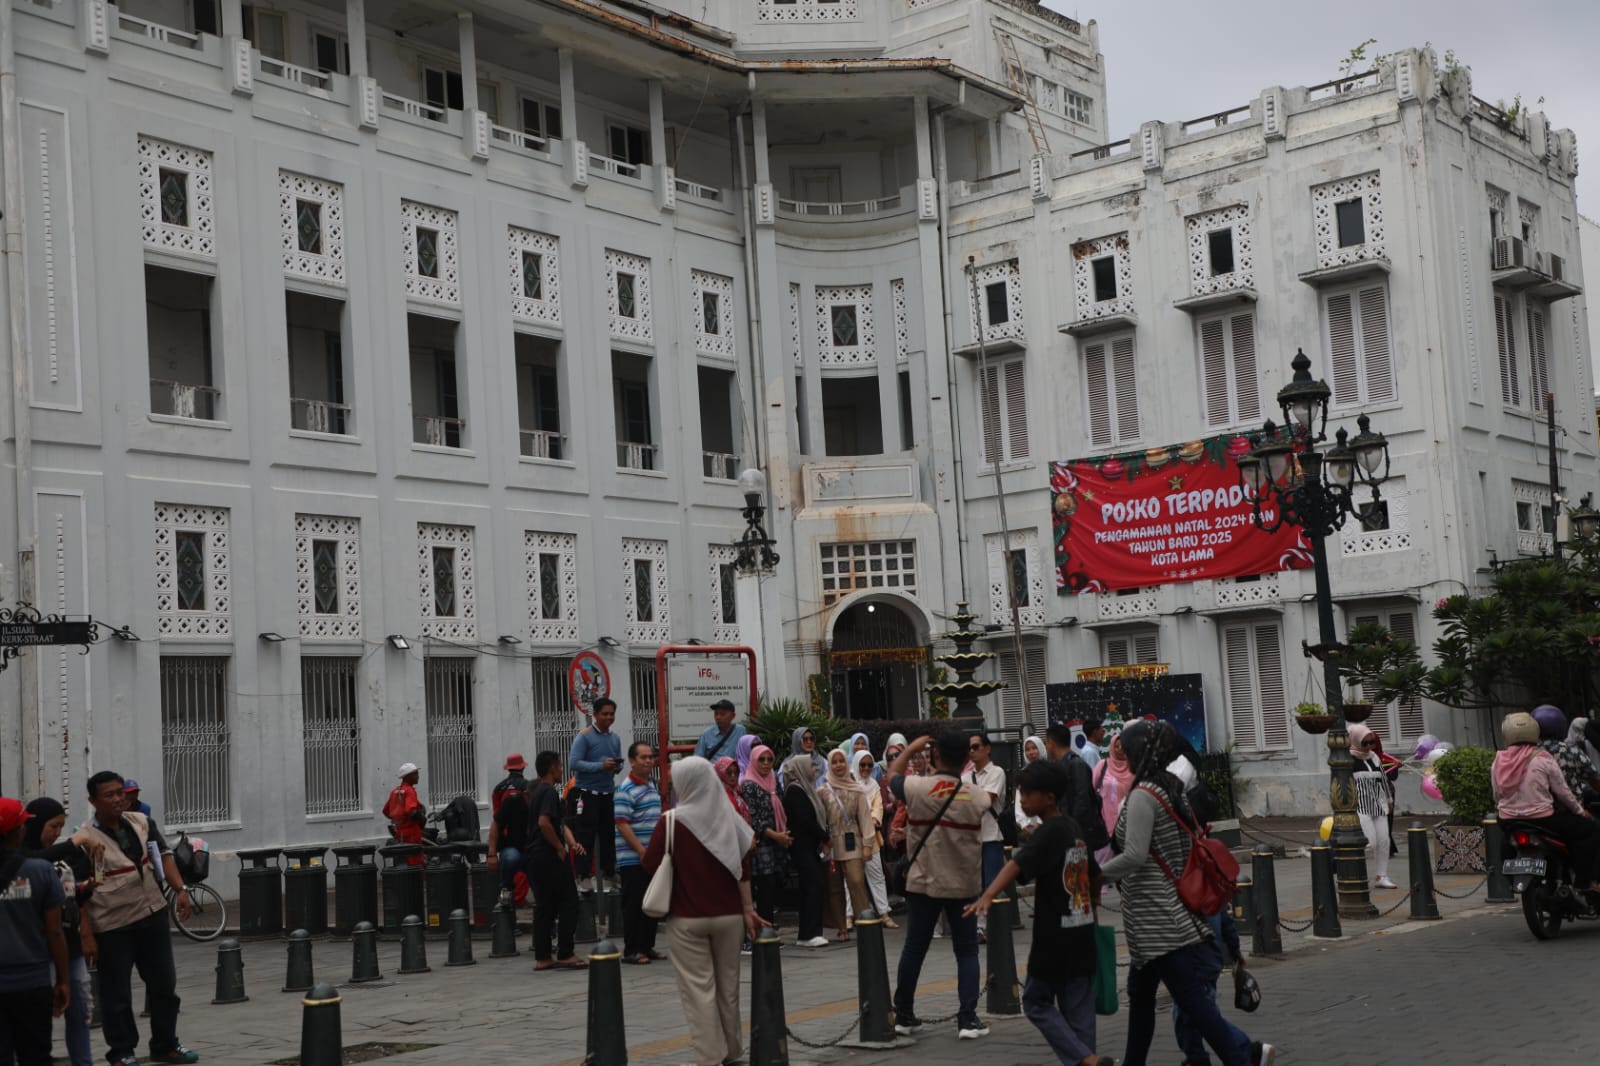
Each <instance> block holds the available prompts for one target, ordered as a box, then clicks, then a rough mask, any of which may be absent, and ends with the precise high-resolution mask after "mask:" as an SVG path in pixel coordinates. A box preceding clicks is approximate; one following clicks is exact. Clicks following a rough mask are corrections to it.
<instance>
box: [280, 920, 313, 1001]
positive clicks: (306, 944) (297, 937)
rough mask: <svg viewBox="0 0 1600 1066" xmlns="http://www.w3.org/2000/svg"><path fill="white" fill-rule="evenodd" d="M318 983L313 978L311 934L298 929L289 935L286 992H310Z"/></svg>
mask: <svg viewBox="0 0 1600 1066" xmlns="http://www.w3.org/2000/svg"><path fill="white" fill-rule="evenodd" d="M314 984H316V981H315V980H313V979H312V976H311V934H310V933H309V932H307V931H306V930H304V929H296V930H295V931H294V932H292V933H290V934H289V965H288V970H287V972H286V974H285V976H284V978H283V990H284V991H285V992H309V991H310V990H311V986H312V985H314Z"/></svg>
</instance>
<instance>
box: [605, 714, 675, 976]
mask: <svg viewBox="0 0 1600 1066" xmlns="http://www.w3.org/2000/svg"><path fill="white" fill-rule="evenodd" d="M655 769H656V749H655V748H652V747H651V746H650V745H649V744H646V743H645V742H644V741H642V740H636V741H634V742H633V743H632V744H630V745H628V777H627V779H626V780H624V781H623V782H622V785H621V786H620V787H619V788H618V789H617V798H616V810H615V812H614V817H615V819H616V833H617V839H616V841H615V843H616V848H617V877H618V879H619V880H621V882H622V961H623V962H628V963H633V964H636V965H641V964H644V963H648V962H650V961H651V960H652V959H664V958H666V956H665V955H663V954H661V953H660V952H659V951H657V950H656V919H654V918H652V917H650V916H649V915H648V914H646V913H645V912H644V890H645V889H646V888H648V887H649V885H650V879H649V878H648V877H646V876H645V872H644V867H643V866H641V865H640V862H641V861H642V860H643V859H644V853H645V851H646V850H647V849H648V848H649V847H650V840H651V837H652V835H653V834H654V833H655V829H656V824H657V823H658V822H660V821H661V791H660V790H659V789H657V788H656V785H655V781H654V779H653V775H654V774H655Z"/></svg>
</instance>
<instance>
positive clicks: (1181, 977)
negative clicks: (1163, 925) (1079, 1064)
mask: <svg viewBox="0 0 1600 1066" xmlns="http://www.w3.org/2000/svg"><path fill="white" fill-rule="evenodd" d="M1213 959H1214V956H1213V955H1212V954H1211V946H1210V945H1209V944H1190V945H1189V946H1188V947H1184V948H1179V949H1178V950H1177V951H1172V952H1168V953H1167V954H1165V955H1162V956H1161V957H1160V958H1157V959H1151V960H1150V961H1149V962H1146V963H1144V964H1142V965H1141V966H1139V967H1138V968H1137V969H1135V970H1133V971H1131V972H1130V973H1129V974H1128V1048H1127V1054H1126V1056H1125V1057H1124V1059H1123V1060H1122V1061H1121V1062H1120V1063H1119V1064H1118V1066H1145V1056H1146V1055H1147V1054H1149V1052H1150V1042H1151V1040H1152V1039H1154V1037H1155V1032H1156V986H1158V985H1166V986H1167V991H1168V992H1169V993H1170V994H1171V995H1172V1001H1173V1003H1175V1004H1176V1005H1177V1006H1179V1007H1181V1008H1183V1012H1184V1014H1185V1015H1187V1016H1188V1017H1189V1018H1190V1020H1191V1021H1190V1024H1192V1025H1193V1026H1194V1027H1195V1028H1196V1029H1197V1030H1199V1032H1200V1035H1201V1036H1202V1037H1204V1038H1205V1042H1206V1043H1207V1044H1210V1045H1211V1050H1212V1051H1214V1052H1216V1053H1217V1057H1218V1058H1220V1059H1222V1061H1223V1064H1224V1066H1250V1044H1249V1038H1248V1037H1246V1038H1245V1041H1244V1043H1243V1045H1242V1046H1241V1044H1240V1042H1239V1041H1238V1039H1237V1038H1236V1037H1235V1035H1234V1034H1235V1033H1237V1032H1238V1030H1237V1029H1234V1028H1233V1027H1232V1026H1230V1025H1229V1024H1228V1023H1227V1022H1226V1021H1225V1020H1224V1019H1223V1017H1222V1012H1221V1011H1219V1010H1217V1003H1216V1000H1214V999H1212V998H1211V997H1210V995H1209V994H1208V993H1209V991H1210V989H1211V982H1210V979H1211V975H1212V974H1213V973H1215V968H1214V966H1213V965H1212V963H1213Z"/></svg>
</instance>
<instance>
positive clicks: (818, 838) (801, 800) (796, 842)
mask: <svg viewBox="0 0 1600 1066" xmlns="http://www.w3.org/2000/svg"><path fill="white" fill-rule="evenodd" d="M783 812H784V819H785V821H787V822H788V824H789V841H790V843H789V858H790V859H791V860H793V862H794V874H795V882H796V884H797V885H798V887H799V890H800V907H799V913H800V927H799V932H798V937H799V940H798V942H799V945H800V946H801V947H803V948H825V947H827V946H828V938H827V937H825V936H823V935H822V900H823V895H824V891H825V890H824V888H823V885H822V853H823V852H824V851H825V850H827V847H828V813H829V812H828V806H827V805H826V804H824V803H823V802H822V795H821V793H819V792H818V791H817V785H816V781H815V779H814V778H813V777H812V774H811V753H810V752H805V751H801V752H797V753H796V754H794V755H791V756H790V757H789V761H788V762H786V763H784V764H783Z"/></svg>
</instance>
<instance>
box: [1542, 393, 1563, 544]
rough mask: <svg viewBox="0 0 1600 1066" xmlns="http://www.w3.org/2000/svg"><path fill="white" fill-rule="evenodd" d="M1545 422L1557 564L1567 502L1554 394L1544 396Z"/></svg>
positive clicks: (1551, 526)
mask: <svg viewBox="0 0 1600 1066" xmlns="http://www.w3.org/2000/svg"><path fill="white" fill-rule="evenodd" d="M1544 420H1545V427H1546V429H1547V431H1548V433H1549V451H1550V554H1551V555H1552V556H1553V557H1554V558H1555V561H1556V562H1558V563H1559V562H1560V561H1561V538H1560V537H1558V536H1557V535H1556V534H1557V533H1558V532H1560V530H1561V519H1560V514H1561V505H1562V504H1563V503H1565V502H1566V501H1565V500H1563V499H1562V498H1561V471H1560V470H1558V469H1557V467H1556V398H1555V394H1554V393H1549V392H1547V393H1545V394H1544Z"/></svg>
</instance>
